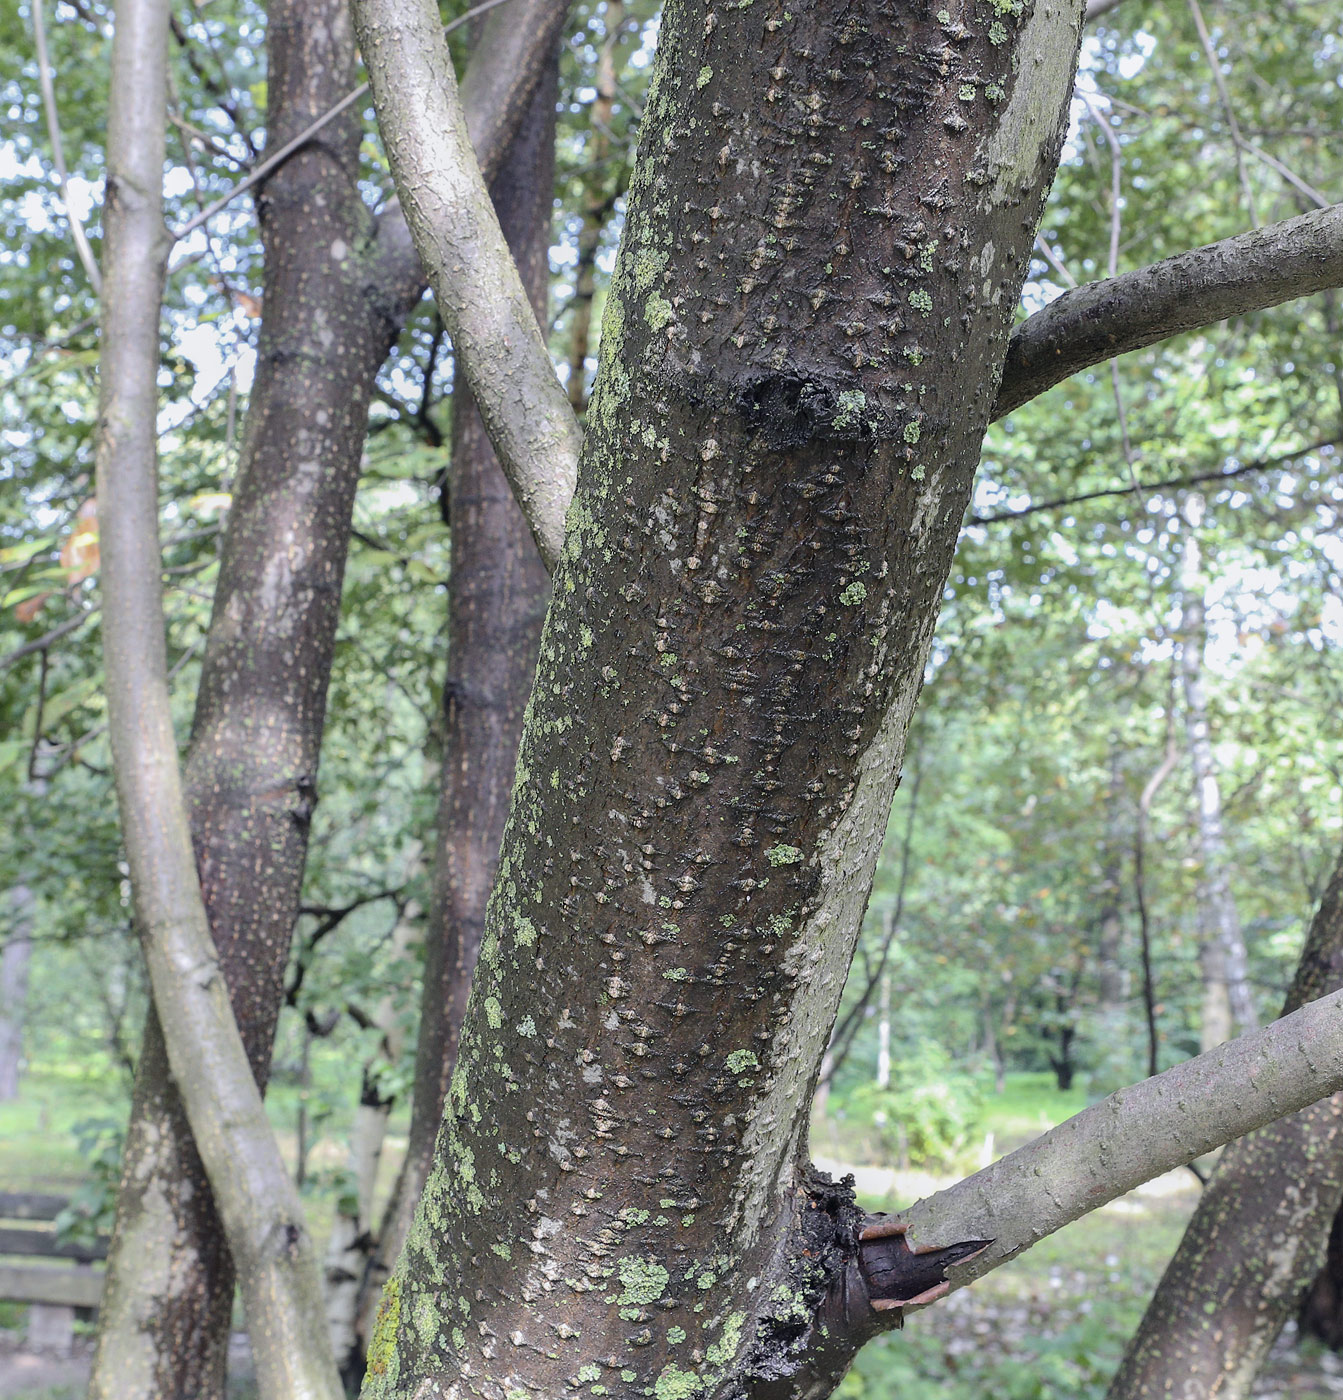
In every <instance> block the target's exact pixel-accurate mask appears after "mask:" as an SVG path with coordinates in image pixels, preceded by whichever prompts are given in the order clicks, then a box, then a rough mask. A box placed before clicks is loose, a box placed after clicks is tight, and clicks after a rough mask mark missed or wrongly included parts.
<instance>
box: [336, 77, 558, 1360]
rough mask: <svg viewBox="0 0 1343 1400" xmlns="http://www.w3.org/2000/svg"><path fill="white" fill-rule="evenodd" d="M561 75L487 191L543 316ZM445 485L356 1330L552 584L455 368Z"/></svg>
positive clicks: (460, 981) (391, 1216)
mask: <svg viewBox="0 0 1343 1400" xmlns="http://www.w3.org/2000/svg"><path fill="white" fill-rule="evenodd" d="M558 75H559V65H558V55H556V56H555V57H554V58H553V60H552V62H551V64H550V65H549V67H548V68H547V69H546V70H545V72H544V73H543V74H542V76H541V79H540V81H539V82H538V83H537V85H536V89H535V92H534V94H533V98H532V103H531V106H530V108H529V110H528V112H527V115H526V116H525V117H524V119H523V122H522V125H521V127H520V128H519V131H518V134H517V136H516V137H515V139H514V143H513V146H512V147H511V148H510V151H509V153H508V155H507V157H506V158H505V161H504V164H503V167H502V169H501V170H500V173H499V175H498V177H497V178H496V179H495V181H494V184H493V188H492V191H491V194H492V197H493V199H494V204H495V208H496V209H497V210H498V213H499V218H500V222H501V224H502V226H503V229H504V233H505V236H506V237H507V239H508V243H509V247H510V248H511V249H512V251H513V254H514V257H515V259H516V261H517V263H518V268H519V271H520V272H521V273H522V277H523V282H524V285H525V286H526V287H527V290H528V294H529V296H530V297H531V299H532V306H533V308H534V310H535V311H536V314H537V318H538V319H539V320H544V318H545V312H546V304H547V299H548V297H549V293H550V232H551V223H552V205H553V190H554V184H555V173H554V172H555V101H556V94H557V86H558ZM449 499H450V502H451V506H450V509H451V519H450V525H451V530H452V579H451V591H450V594H449V600H450V601H449V623H448V633H449V645H448V674H447V680H446V684H445V687H444V697H443V701H444V712H445V719H446V732H445V742H444V759H443V768H442V775H441V781H440V789H439V808H438V844H437V848H436V855H435V868H434V895H433V903H432V906H431V908H430V915H429V923H428V927H427V929H426V934H425V970H424V994H423V1000H422V1003H421V1010H420V1036H419V1043H418V1046H417V1052H416V1064H415V1088H414V1096H413V1099H412V1103H411V1120H410V1139H409V1144H408V1146H407V1151H406V1159H405V1164H404V1166H403V1167H402V1170H401V1175H400V1177H399V1179H398V1181H397V1185H396V1189H395V1191H394V1193H393V1196H392V1200H391V1202H390V1204H389V1206H388V1209H387V1212H386V1214H385V1216H384V1218H383V1223H382V1228H381V1230H380V1232H379V1238H378V1247H377V1250H376V1252H375V1254H374V1256H373V1258H372V1260H371V1262H370V1267H369V1270H368V1274H367V1278H366V1281H365V1285H364V1288H363V1290H362V1302H361V1305H360V1313H361V1317H362V1319H363V1323H362V1327H363V1339H364V1341H365V1343H366V1342H367V1339H368V1335H369V1332H370V1330H371V1326H372V1323H373V1319H374V1314H375V1312H376V1309H377V1302H378V1297H379V1294H380V1293H381V1291H382V1286H383V1284H384V1283H385V1282H386V1281H387V1276H388V1274H389V1272H390V1270H391V1266H392V1264H393V1263H394V1262H395V1260H396V1256H397V1255H398V1254H399V1253H400V1251H401V1246H402V1244H403V1243H404V1241H405V1237H406V1231H407V1230H408V1229H409V1228H410V1221H411V1217H412V1215H413V1214H414V1211H415V1205H416V1202H417V1201H418V1200H419V1198H420V1192H421V1191H422V1190H423V1188H424V1182H425V1178H426V1177H427V1176H428V1174H429V1165H430V1161H431V1159H432V1155H433V1148H434V1138H435V1136H436V1134H437V1132H438V1126H439V1124H440V1123H441V1122H442V1120H443V1100H444V1096H445V1095H446V1093H447V1089H448V1081H449V1079H450V1078H451V1076H452V1069H453V1065H454V1063H455V1062H456V1058H457V1037H458V1032H459V1031H460V1028H461V1024H462V1017H463V1015H464V1014H465V1011H466V1000H467V994H468V993H469V991H470V988H471V974H472V970H473V969H474V967H475V964H476V954H477V952H478V950H479V948H480V938H481V931H482V929H483V928H484V924H485V904H486V901H487V900H488V898H489V894H490V889H491V887H492V885H493V884H494V873H495V868H496V866H497V865H498V861H499V840H500V837H501V836H502V835H503V830H504V820H505V818H506V817H507V815H508V799H509V795H510V794H511V792H512V790H513V779H514V765H515V763H516V760H517V751H518V735H519V734H520V733H521V730H522V716H523V712H524V710H525V709H526V705H527V696H528V693H529V692H530V690H531V684H532V677H533V675H534V674H535V671H536V650H537V644H538V642H539V640H540V636H541V621H542V618H543V616H544V614H545V606H546V599H547V598H548V597H549V594H550V579H549V576H548V575H547V573H546V570H545V566H544V565H543V564H542V562H541V556H540V555H539V554H538V553H537V550H536V545H535V543H534V542H533V540H532V536H531V531H530V530H529V529H528V527H527V522H526V521H525V519H524V518H523V515H522V511H521V510H520V509H519V507H518V505H517V502H516V501H515V500H514V498H513V494H512V491H511V490H510V488H509V485H508V481H507V480H506V478H505V477H504V474H503V472H502V470H501V469H500V466H499V463H498V459H497V458H496V457H495V455H494V451H493V448H492V447H491V446H490V440H489V438H488V437H487V436H486V433H485V427H484V424H483V423H482V422H481V418H480V415H479V414H478V413H477V412H476V410H475V403H474V400H473V398H472V396H471V390H470V388H469V386H468V385H467V382H466V376H465V374H463V373H462V372H460V370H459V371H458V373H457V374H456V376H455V378H454V384H453V415H452V468H451V490H450V493H449Z"/></svg>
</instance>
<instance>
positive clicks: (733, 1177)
mask: <svg viewBox="0 0 1343 1400" xmlns="http://www.w3.org/2000/svg"><path fill="white" fill-rule="evenodd" d="M954 11H955V12H954V14H953V12H952V10H951V9H943V10H940V11H939V12H938V16H940V18H939V17H938V16H934V15H933V14H931V13H929V12H927V10H926V9H925V7H922V6H920V7H914V6H910V5H907V4H894V3H890V0H863V3H855V4H852V5H848V6H845V7H843V9H842V12H840V11H839V10H837V9H836V7H834V6H831V5H826V4H819V3H816V2H815V0H812V3H802V4H798V3H793V4H791V5H790V6H789V7H788V9H787V10H785V9H784V7H783V6H782V5H776V4H773V3H758V4H755V5H751V6H744V7H738V6H732V7H723V8H721V9H720V8H718V7H715V6H713V5H704V4H701V3H699V0H673V3H671V4H669V5H668V6H667V8H666V11H665V13H664V17H663V26H662V34H661V45H660V51H659V55H658V59H657V70H656V75H655V78H654V82H653V87H652V90H651V92H650V96H649V101H648V105H647V110H646V113H645V116H644V120H643V125H642V136H641V147H640V153H639V160H638V163H637V166H636V171H635V176H634V180H633V182H632V187H631V196H630V212H629V215H628V219H627V223H626V228H625V236H624V240H623V244H622V249H621V253H620V257H619V260H618V266H617V271H616V276H615V279H614V283H613V286H612V289H611V292H610V295H609V297H608V301H607V309H606V313H605V319H604V322H603V334H602V341H601V351H600V368H599V372H598V380H597V385H596V389H595V393H594V398H593V402H592V405H591V407H590V409H589V412H588V423H587V429H588V431H587V440H586V443H585V447H584V456H583V463H582V468H581V471H580V478H579V486H578V493H577V496H576V498H575V501H574V504H573V506H572V508H571V510H570V513H569V533H568V537H567V540H566V545H565V550H564V555H563V558H562V561H561V564H560V567H559V570H558V572H557V575H556V579H555V595H554V598H553V601H552V604H551V607H550V611H549V614H548V617H547V621H546V627H545V631H544V633H543V636H542V642H541V659H540V663H539V667H538V673H537V681H536V685H535V688H534V690H533V694H532V699H531V702H530V705H529V709H528V716H527V720H526V723H525V727H524V735H523V742H522V748H521V752H520V756H519V761H518V772H517V782H516V786H515V789H514V795H513V802H512V807H511V811H510V817H509V823H508V827H507V830H506V833H505V837H504V843H503V850H502V857H501V861H500V867H499V877H498V881H497V883H496V886H495V891H494V895H493V897H492V899H491V901H490V906H489V911H488V915H487V920H486V928H485V936H484V940H483V943H482V947H481V955H480V963H479V965H478V968H477V973H476V985H475V988H474V989H473V993H472V998H471V1002H470V1005H469V1007H468V1010H467V1017H466V1023H465V1025H464V1028H463V1032H462V1039H461V1049H460V1052H459V1056H458V1063H457V1070H456V1073H455V1075H454V1078H453V1082H452V1086H451V1089H450V1091H449V1096H448V1105H447V1109H446V1116H445V1127H444V1130H443V1131H442V1133H441V1134H440V1137H439V1141H438V1145H437V1148H436V1151H435V1163H434V1169H433V1171H432V1173H431V1175H430V1179H429V1182H428V1185H427V1187H426V1190H425V1195H424V1198H423V1200H422V1202H421V1206H420V1209H419V1212H418V1214H417V1217H416V1223H415V1225H414V1226H413V1227H412V1231H411V1235H410V1238H409V1240H408V1243H407V1248H406V1251H405V1252H404V1254H403V1255H402V1259H401V1262H400V1264H399V1265H398V1268H397V1272H396V1274H395V1275H394V1276H393V1278H392V1280H391V1281H390V1283H389V1285H388V1289H387V1291H386V1293H385V1295H384V1299H383V1307H382V1313H381V1320H380V1324H379V1329H378V1333H377V1335H376V1337H375V1339H374V1344H373V1346H372V1348H371V1350H370V1358H369V1375H370V1380H369V1382H368V1383H367V1384H366V1393H367V1394H370V1395H378V1396H391V1395H395V1396H416V1397H428V1396H459V1395H465V1394H467V1393H471V1394H478V1395H482V1396H487V1397H491V1398H492V1400H503V1398H504V1397H505V1396H508V1395H510V1394H517V1393H522V1394H529V1393H541V1394H548V1395H554V1394H558V1393H562V1392H564V1391H566V1390H567V1389H568V1388H569V1387H571V1386H576V1385H577V1386H581V1385H585V1384H589V1383H591V1384H594V1385H600V1386H601V1387H604V1388H605V1390H606V1391H607V1393H610V1394H614V1395H644V1394H646V1393H648V1392H649V1391H650V1390H651V1391H652V1392H653V1393H655V1394H656V1395H658V1396H659V1397H660V1400H679V1398H680V1397H688V1396H691V1395H729V1394H732V1395H746V1394H749V1395H752V1396H769V1395H792V1394H803V1393H806V1394H818V1395H819V1394H824V1393H827V1392H828V1390H829V1389H830V1388H832V1387H833V1385H834V1383H835V1381H836V1380H837V1378H838V1375H839V1374H840V1373H841V1372H842V1370H843V1368H844V1366H845V1365H846V1364H847V1361H848V1359H849V1358H850V1356H851V1355H852V1352H853V1350H854V1348H855V1347H856V1345H857V1344H858V1342H859V1341H860V1340H861V1339H862V1337H864V1336H866V1335H869V1334H870V1332H871V1331H872V1330H875V1329H876V1328H877V1327H878V1326H879V1325H880V1324H881V1322H882V1321H883V1320H884V1319H885V1318H888V1317H889V1316H890V1314H889V1313H879V1312H877V1311H876V1310H874V1309H873V1308H872V1307H871V1305H870V1303H869V1297H870V1296H872V1295H873V1293H874V1291H875V1289H876V1288H877V1287H879V1286H880V1287H882V1288H886V1287H888V1286H889V1287H896V1286H898V1285H897V1284H895V1283H889V1284H888V1283H887V1282H883V1283H882V1284H880V1285H877V1284H876V1283H875V1282H874V1281H872V1280H865V1278H864V1276H863V1274H862V1271H861V1270H860V1269H859V1268H858V1267H857V1266H856V1263H855V1261H856V1259H857V1254H858V1248H857V1233H858V1230H859V1227H860V1224H861V1217H860V1215H859V1213H858V1212H857V1210H856V1209H855V1208H854V1207H853V1205H852V1199H851V1193H846V1192H845V1191H844V1190H843V1189H840V1188H833V1187H831V1186H829V1185H828V1184H827V1183H825V1182H824V1181H823V1180H822V1179H821V1178H819V1177H817V1176H816V1175H815V1174H814V1173H812V1172H811V1171H810V1170H809V1168H808V1167H807V1166H806V1162H805V1126H806V1108H807V1103H808V1100H809V1097H810V1091H811V1088H812V1085H813V1083H814V1080H815V1075H816V1071H817V1067H818V1065H819V1062H820V1058H821V1055H822V1053H823V1051H824V1048H825V1043H826V1039H827V1037H828V1034H829V1031H830V1027H831V1024H832V1022H833V1018H834V1012H835V1007H836V1005H837V1002H838V999H839V995H840V991H841V989H842V986H843V981H844V976H845V973H846V972H847V969H848V964H849V961H850V958H851V956H852V949H853V944H854V940H855V938H856V936H857V931H858V928H859V923H860V919H861V912H862V908H863V905H864V903H865V901H866V898H867V895H868V893H869V890H870V885H871V878H872V872H873V867H874V863H875V858H876V854H877V851H878V848H879V844H880V840H881V836H882V834H883V832H884V830H885V825H886V819H887V813H888V810H889V803H890V798H891V795H892V792H893V790H894V786H895V783H896V780H897V776H898V772H899V765H900V758H901V751H902V747H903V741H904V733H905V728H906V725H907V721H908V718H909V714H910V711H911V709H912V707H913V704H914V701H915V698H916V696H917V693H918V690H919V687H920V684H921V681H922V675H923V667H924V662H925V657H926V654H927V647H928V642H929V638H930V636H931V631H932V627H933V623H934V619H935V617H936V613H937V608H938V603H939V600H940V597H941V592H942V588H943V586H944V582H945V578H946V575H947V571H948V568H949V565H950V560H951V555H952V551H953V549H954V546H955V541H956V536H957V533H958V529H959V522H960V519H961V515H962V513H963V511H964V508H965V505H966V502H967V500H968V498H969V494H970V490H971V484H972V479H973V474H974V467H975V462H976V459H977V456H978V452H979V447H980V442H981V439H982V436H983V432H984V427H985V425H986V423H987V420H988V415H989V411H990V408H991V406H992V402H993V397H994V391H995V388H996V381H997V373H998V368H999V365H1000V363H1001V359H1002V355H1003V353H1004V349H1005V344H1006V331H1007V324H1008V321H1009V318H1010V316H1011V312H1012V308H1013V307H1014V306H1015V304H1016V299H1017V296H1018V293H1019V289H1020V282H1021V278H1022V275H1023V271H1024V267H1025V263H1026V260H1027V258H1028V256H1029V251H1030V247H1031V243H1032V239H1033V237H1034V230H1035V226H1036V221H1037V218H1038V215H1039V210H1040V206H1041V203H1042V200H1043V194H1044V190H1045V188H1046V186H1047V184H1048V181H1049V178H1050V175H1051V173H1052V170H1053V166H1054V162H1055V160H1056V158H1057V151H1058V146H1059V141H1060V137H1061V126H1062V118H1063V114H1064V110H1065V104H1066V97H1067V93H1068V89H1069V85H1070V82H1071V75H1072V67H1073V62H1074V58H1075V51H1076V44H1077V33H1078V29H1079V26H1080V20H1081V5H1080V4H1078V5H1076V6H1071V5H1070V6H1067V7H1065V6H1063V5H1060V4H1055V3H1051V2H1050V0H1041V3H1039V4H1038V5H1036V6H1035V7H1034V9H1033V10H1031V9H1027V8H1026V7H1019V6H1016V5H1013V4H1010V3H1006V0H1004V3H1000V4H993V3H969V4H963V5H962V4H957V5H955V6H954ZM887 1272H888V1271H887V1270H885V1269H883V1279H885V1278H886V1276H887ZM898 1275H899V1269H898V1267H897V1268H896V1269H895V1270H894V1271H893V1273H891V1275H890V1276H891V1277H895V1278H898ZM832 1286H833V1289H834V1290H837V1291H832ZM884 1296H885V1297H886V1298H887V1299H890V1298H891V1294H890V1293H889V1292H887V1293H885V1294H884ZM827 1299H829V1303H828V1305H827V1303H826V1300H827ZM822 1318H824V1321H825V1325H826V1329H827V1330H826V1332H825V1333H824V1334H822V1331H821V1328H820V1326H819V1325H818V1324H819V1323H820V1322H821V1320H822Z"/></svg>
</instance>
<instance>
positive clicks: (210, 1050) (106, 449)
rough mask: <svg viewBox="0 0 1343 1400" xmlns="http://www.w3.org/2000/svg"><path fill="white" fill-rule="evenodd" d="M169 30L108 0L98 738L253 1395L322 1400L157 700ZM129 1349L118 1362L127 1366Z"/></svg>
mask: <svg viewBox="0 0 1343 1400" xmlns="http://www.w3.org/2000/svg"><path fill="white" fill-rule="evenodd" d="M169 20H170V15H169V11H168V6H167V4H166V0H121V3H119V4H118V6H117V12H116V31H115V35H114V38H113V43H112V61H111V93H110V100H109V103H108V123H107V160H106V170H107V193H106V200H105V205H104V213H103V220H104V222H103V229H104V241H103V269H102V271H103V290H102V317H101V320H102V325H101V351H100V359H99V397H98V431H97V437H96V442H95V449H94V460H95V465H96V471H97V498H98V525H99V543H100V546H101V553H102V568H101V592H102V637H103V663H104V675H105V689H106V696H107V718H108V736H109V740H110V744H111V750H112V768H113V773H114V775H115V778H116V788H117V803H118V808H119V810H120V815H121V834H122V839H123V841H124V844H125V849H126V857H127V865H128V869H129V875H130V885H131V892H132V896H133V903H134V910H135V919H136V926H137V930H138V932H139V934H140V941H141V946H142V948H143V951H144V956H145V962H146V966H147V969H148V972H149V981H150V986H151V989H152V991H153V997H154V1005H155V1008H156V1010H157V1013H158V1016H159V1018H160V1021H161V1024H162V1027H163V1031H164V1036H163V1040H164V1044H165V1046H166V1047H167V1054H168V1059H169V1063H170V1066H171V1072H172V1077H173V1081H174V1083H175V1084H176V1086H177V1088H178V1090H179V1091H180V1093H181V1095H182V1101H183V1103H184V1104H185V1106H186V1111H187V1114H188V1116H189V1119H190V1127H191V1132H192V1135H193V1136H194V1138H195V1140H196V1142H197V1144H198V1145H199V1148H200V1152H201V1157H202V1160H203V1161H204V1162H205V1164H206V1167H207V1170H208V1172H209V1175H210V1182H211V1185H212V1187H213V1188H214V1190H215V1192H216V1193H217V1198H218V1201H219V1205H220V1214H221V1219H222V1221H223V1223H224V1226H225V1229H226V1230H227V1233H228V1238H229V1241H230V1244H231V1246H232V1248H233V1250H234V1251H235V1257H236V1259H237V1261H238V1273H239V1279H240V1281H241V1284H242V1290H243V1296H244V1301H245V1306H246V1310H247V1317H248V1325H249V1328H250V1330H251V1335H252V1351H253V1355H254V1356H255V1357H256V1362H257V1374H258V1380H259V1385H260V1390H261V1395H262V1397H263V1400H335V1397H336V1396H337V1395H338V1393H339V1381H338V1378H337V1375H336V1371H335V1367H334V1366H333V1365H332V1364H331V1360H330V1354H329V1352H328V1350H327V1347H326V1339H325V1337H324V1336H323V1335H322V1327H321V1323H322V1319H321V1300H320V1295H319V1288H318V1278H317V1268H316V1260H315V1258H314V1257H313V1251H312V1242H311V1239H310V1238H309V1235H308V1232H307V1229H306V1225H305V1223H304V1218H303V1211H302V1207H301V1205H300V1203H299V1200H298V1195H297V1192H296V1191H295V1190H294V1189H293V1185H292V1183H291V1182H290V1180H289V1178H288V1175H287V1173H286V1171H285V1168H284V1163H283V1161H282V1159H281V1157H280V1153H279V1150H278V1147H277V1145H276V1142H275V1137H274V1133H273V1132H272V1130H271V1127H270V1124H269V1122H268V1121H267V1119H266V1115H265V1110H264V1107H263V1105H262V1101H261V1095H260V1093H259V1092H258V1090H257V1085H256V1083H255V1081H254V1079H253V1075H252V1070H251V1066H250V1064H249V1062H248V1056H247V1050H246V1047H245V1046H244V1044H243V1041H242V1038H241V1036H240V1034H239V1032H238V1027H237V1023H236V1021H235V1019H234V1017H233V1013H232V1008H231V1007H230V1005H229V998H228V992H227V988H226V986H225V984H224V981H223V979H222V977H221V976H220V975H219V969H218V963H217V959H216V950H215V946H214V943H213V941H212V939H211V935H210V926H209V920H208V917H207V915H206V910H205V905H204V901H203V899H202V896H201V886H200V881H199V879H198V877H197V873H196V861H195V856H194V853H193V851H192V845H191V833H190V825H189V820H188V813H187V802H186V798H185V795H184V791H183V784H182V775H181V770H180V766H179V763H178V755H177V744H176V736H175V734H174V731H173V719H172V711H171V706H170V703H169V695H168V666H167V648H166V641H165V635H164V631H165V629H164V615H163V596H162V579H161V574H160V569H161V552H160V547H159V539H158V522H159V502H158V480H157V475H158V474H157V452H156V449H157V437H156V422H157V399H158V366H159V319H160V313H161V310H162V292H163V281H164V274H165V269H166V264H167V252H168V247H169V238H168V236H167V232H166V230H165V228H164V225H163V212H162V180H163V164H164V155H165V150H164V146H165V140H164V128H165V124H166V114H165V101H166V91H165V85H166V77H167V42H168V26H169ZM121 1243H122V1247H123V1249H124V1248H126V1246H127V1241H126V1239H125V1236H124V1232H123V1235H122V1239H121ZM127 1257H128V1258H129V1257H132V1253H128V1255H127ZM124 1280H125V1276H124V1275H123V1283H124ZM151 1282H152V1283H158V1282H159V1281H158V1280H157V1279H154V1280H152V1281H151ZM119 1335H120V1337H121V1339H122V1340H125V1337H126V1334H124V1333H123V1334H119ZM135 1340H136V1338H135V1337H133V1336H132V1338H131V1347H130V1349H129V1350H128V1352H127V1355H126V1358H125V1359H126V1360H127V1362H128V1363H129V1364H142V1363H143V1352H142V1351H137V1350H136V1349H135V1345H134V1343H135ZM106 1374H107V1373H106V1372H104V1375H106ZM140 1374H141V1375H144V1374H145V1371H144V1370H143V1369H142V1370H141V1372H140ZM117 1393H118V1394H123V1395H124V1394H125V1393H126V1392H125V1391H124V1390H119V1391H118V1392H117Z"/></svg>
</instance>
